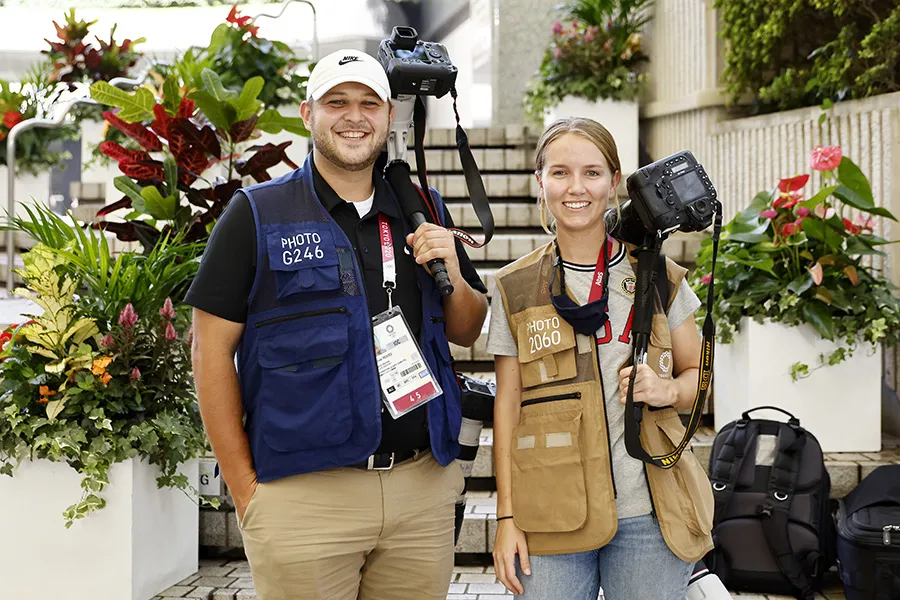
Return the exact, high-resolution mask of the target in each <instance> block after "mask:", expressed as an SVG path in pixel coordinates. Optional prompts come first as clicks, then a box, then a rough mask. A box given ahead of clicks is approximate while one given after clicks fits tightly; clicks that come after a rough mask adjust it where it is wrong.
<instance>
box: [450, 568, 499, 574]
mask: <svg viewBox="0 0 900 600" xmlns="http://www.w3.org/2000/svg"><path fill="white" fill-rule="evenodd" d="M491 569H493V567H491ZM453 572H454V573H484V572H485V570H484V567H453Z"/></svg>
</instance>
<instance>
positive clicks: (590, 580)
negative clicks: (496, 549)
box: [516, 515, 694, 600]
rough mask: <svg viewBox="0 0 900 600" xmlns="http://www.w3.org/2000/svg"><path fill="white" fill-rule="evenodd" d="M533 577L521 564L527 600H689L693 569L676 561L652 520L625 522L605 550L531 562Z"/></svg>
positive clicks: (518, 569)
mask: <svg viewBox="0 0 900 600" xmlns="http://www.w3.org/2000/svg"><path fill="white" fill-rule="evenodd" d="M530 559H531V575H530V576H528V575H524V574H523V573H522V569H521V567H520V566H519V564H518V562H517V564H516V575H517V576H518V577H519V581H521V582H522V586H523V587H524V588H525V594H524V595H522V596H520V597H521V598H522V599H523V600H597V596H598V595H599V593H600V587H601V585H602V586H603V596H604V599H605V600H684V594H685V590H686V589H687V584H688V580H689V579H690V577H691V572H692V571H693V568H694V565H693V563H687V562H684V561H683V560H681V559H680V558H678V557H677V556H675V555H674V554H673V553H672V551H671V550H669V547H668V546H667V545H666V542H665V540H664V539H663V536H662V532H661V531H660V530H659V523H657V522H656V520H655V519H654V518H653V517H651V516H650V515H644V516H640V517H632V518H630V519H620V520H619V530H618V532H617V533H616V535H615V537H614V538H613V539H612V541H610V542H609V543H608V544H607V545H606V546H604V547H603V548H599V549H597V550H589V551H587V552H577V553H575V554H552V555H545V556H531V557H530Z"/></svg>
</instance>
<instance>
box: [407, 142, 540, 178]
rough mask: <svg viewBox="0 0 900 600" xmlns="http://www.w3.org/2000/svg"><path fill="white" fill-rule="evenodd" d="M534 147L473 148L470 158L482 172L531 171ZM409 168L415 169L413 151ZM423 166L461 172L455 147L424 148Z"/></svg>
mask: <svg viewBox="0 0 900 600" xmlns="http://www.w3.org/2000/svg"><path fill="white" fill-rule="evenodd" d="M534 150H535V149H534V148H533V147H525V148H523V147H515V148H473V149H472V158H474V159H475V164H476V165H478V170H479V171H481V172H482V173H508V172H512V173H520V172H525V173H531V172H533V171H534ZM407 159H408V161H409V168H410V170H412V171H414V172H415V171H417V168H418V165H417V163H416V157H415V154H414V153H409V154H408V155H407ZM425 167H426V169H427V171H428V173H429V175H430V174H432V173H441V172H445V173H454V172H455V173H462V171H463V168H462V163H461V162H460V158H459V150H457V149H456V148H445V149H430V148H426V149H425Z"/></svg>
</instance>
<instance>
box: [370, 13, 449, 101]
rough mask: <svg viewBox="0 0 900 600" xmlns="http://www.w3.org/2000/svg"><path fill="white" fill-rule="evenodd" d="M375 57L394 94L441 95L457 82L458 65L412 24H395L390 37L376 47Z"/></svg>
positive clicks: (444, 48) (438, 45)
mask: <svg viewBox="0 0 900 600" xmlns="http://www.w3.org/2000/svg"><path fill="white" fill-rule="evenodd" d="M378 60H379V62H381V66H383V67H384V70H385V72H386V73H387V76H388V81H389V82H390V84H391V94H392V95H393V96H394V97H397V96H402V95H412V96H436V97H438V98H440V97H441V96H443V95H444V94H446V93H447V92H449V91H450V88H452V87H453V86H454V85H455V84H456V74H457V68H456V67H455V66H453V63H452V62H450V54H449V53H448V52H447V48H446V47H444V46H443V45H442V44H438V43H436V42H423V41H422V40H420V39H419V34H418V32H416V30H415V29H413V28H412V27H394V30H393V31H392V32H391V37H390V39H386V40H382V42H381V44H380V45H379V46H378Z"/></svg>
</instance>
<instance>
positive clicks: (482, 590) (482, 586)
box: [468, 583, 506, 594]
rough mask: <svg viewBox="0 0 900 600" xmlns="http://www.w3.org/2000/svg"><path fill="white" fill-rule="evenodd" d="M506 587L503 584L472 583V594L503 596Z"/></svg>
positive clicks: (470, 591) (470, 590)
mask: <svg viewBox="0 0 900 600" xmlns="http://www.w3.org/2000/svg"><path fill="white" fill-rule="evenodd" d="M505 591H506V587H504V585H503V584H502V583H470V584H469V589H468V592H469V593H470V594H503V593H504V592H505Z"/></svg>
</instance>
